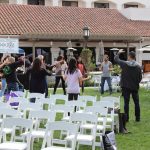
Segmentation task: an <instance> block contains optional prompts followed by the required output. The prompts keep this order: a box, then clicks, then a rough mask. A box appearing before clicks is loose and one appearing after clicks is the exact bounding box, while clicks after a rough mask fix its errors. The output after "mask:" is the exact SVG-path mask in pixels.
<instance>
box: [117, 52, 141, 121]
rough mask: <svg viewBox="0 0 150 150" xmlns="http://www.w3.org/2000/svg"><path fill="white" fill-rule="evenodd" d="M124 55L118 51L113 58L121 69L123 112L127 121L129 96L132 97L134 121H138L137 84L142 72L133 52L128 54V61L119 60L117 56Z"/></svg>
mask: <svg viewBox="0 0 150 150" xmlns="http://www.w3.org/2000/svg"><path fill="white" fill-rule="evenodd" d="M121 53H124V51H123V50H119V52H118V54H117V55H116V56H115V58H114V59H115V61H116V63H117V64H119V65H120V67H121V69H122V73H121V88H122V95H123V97H124V111H125V113H126V115H127V120H126V121H129V101H130V95H132V98H133V101H134V104H135V121H137V122H139V121H140V104H139V94H138V91H139V83H140V82H141V80H142V71H141V67H140V65H139V64H138V63H137V62H136V61H135V59H136V55H135V52H133V51H132V52H129V55H128V61H123V60H120V58H119V55H120V54H121Z"/></svg>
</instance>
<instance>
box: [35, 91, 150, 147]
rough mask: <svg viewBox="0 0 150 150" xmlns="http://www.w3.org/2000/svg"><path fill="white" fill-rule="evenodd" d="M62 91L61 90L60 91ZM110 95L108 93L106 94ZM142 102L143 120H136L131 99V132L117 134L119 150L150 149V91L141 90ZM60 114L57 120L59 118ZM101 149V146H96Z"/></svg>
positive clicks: (89, 93)
mask: <svg viewBox="0 0 150 150" xmlns="http://www.w3.org/2000/svg"><path fill="white" fill-rule="evenodd" d="M58 92H59V93H60V92H61V91H60V90H59V91H58ZM85 95H93V96H95V95H97V96H98V98H99V97H100V94H99V92H98V91H97V90H94V89H85ZM119 95H121V94H120V93H115V94H113V96H119ZM105 96H108V93H106V94H105ZM140 104H141V122H138V123H137V122H135V117H134V104H133V100H132V99H131V101H130V121H129V123H127V129H128V130H129V131H130V132H131V133H130V134H117V135H116V140H117V148H118V150H150V92H148V91H146V90H144V89H141V90H140ZM121 111H122V112H123V98H121ZM59 118H60V117H59V116H58V118H57V120H59ZM41 144H42V141H41V140H40V142H36V143H35V145H34V150H40V148H41ZM80 150H91V147H90V146H80ZM96 150H99V148H96Z"/></svg>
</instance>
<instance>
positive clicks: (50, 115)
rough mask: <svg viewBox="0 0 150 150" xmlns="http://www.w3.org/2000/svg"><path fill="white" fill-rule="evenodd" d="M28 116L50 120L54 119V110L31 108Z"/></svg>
mask: <svg viewBox="0 0 150 150" xmlns="http://www.w3.org/2000/svg"><path fill="white" fill-rule="evenodd" d="M29 118H30V119H32V118H37V119H43V120H44V119H46V120H49V121H51V122H54V121H55V112H53V111H47V110H31V111H30V113H29Z"/></svg>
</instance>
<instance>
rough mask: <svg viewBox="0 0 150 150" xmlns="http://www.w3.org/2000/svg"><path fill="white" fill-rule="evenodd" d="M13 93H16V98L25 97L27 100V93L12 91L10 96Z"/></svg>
mask: <svg viewBox="0 0 150 150" xmlns="http://www.w3.org/2000/svg"><path fill="white" fill-rule="evenodd" d="M11 93H14V94H15V95H16V96H18V97H23V98H25V96H26V93H25V92H22V91H11V92H10V95H11Z"/></svg>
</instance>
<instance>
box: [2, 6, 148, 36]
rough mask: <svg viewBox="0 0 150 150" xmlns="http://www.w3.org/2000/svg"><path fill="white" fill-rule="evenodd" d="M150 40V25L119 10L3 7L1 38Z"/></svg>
mask: <svg viewBox="0 0 150 150" xmlns="http://www.w3.org/2000/svg"><path fill="white" fill-rule="evenodd" d="M85 25H88V26H89V27H90V32H91V36H92V35H93V36H99V35H101V36H108V37H109V36H114V37H115V36H118V37H119V36H128V37H129V36H139V35H140V36H150V22H144V21H141V22H140V21H131V20H128V19H127V18H125V17H124V16H123V15H122V14H120V13H119V12H118V11H117V10H115V9H95V8H94V9H93V8H75V7H45V6H29V5H7V4H0V35H27V34H41V35H43V34H46V35H51V36H53V35H55V36H56V35H59V36H60V35H65V37H64V38H67V35H70V36H78V38H79V36H82V28H83V27H84V26H85Z"/></svg>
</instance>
